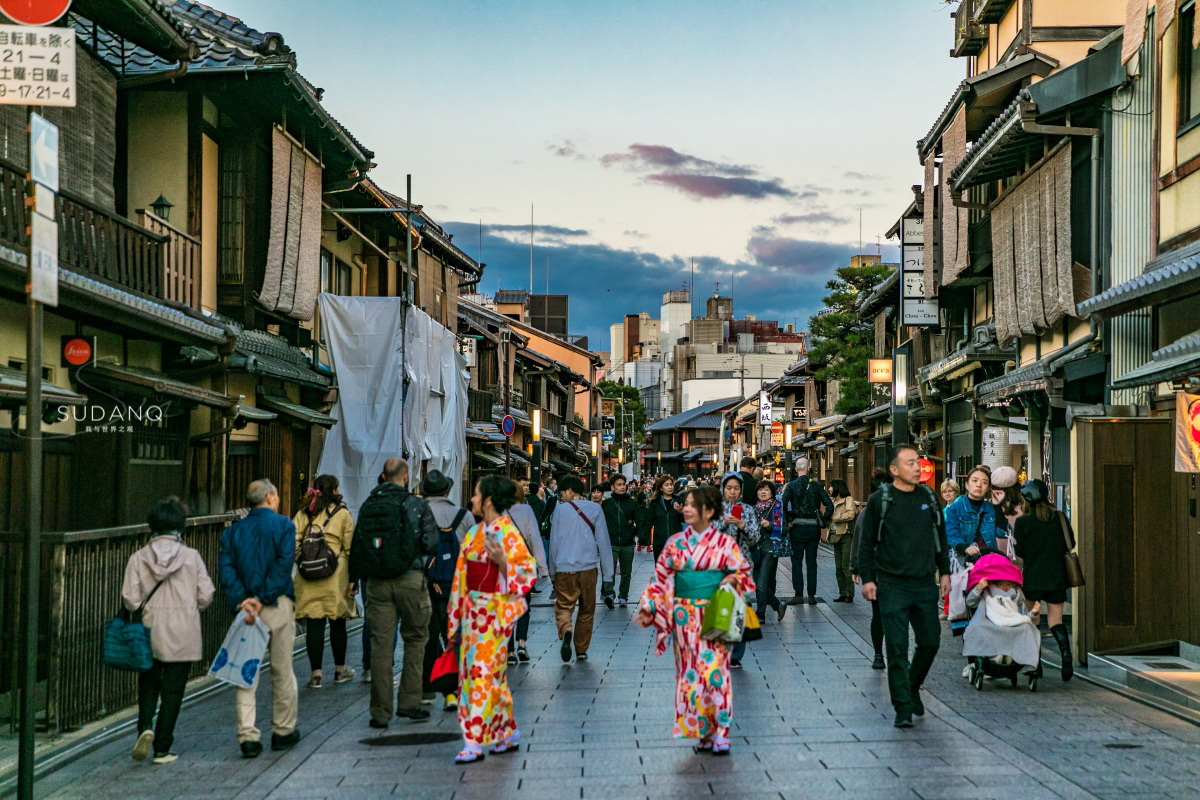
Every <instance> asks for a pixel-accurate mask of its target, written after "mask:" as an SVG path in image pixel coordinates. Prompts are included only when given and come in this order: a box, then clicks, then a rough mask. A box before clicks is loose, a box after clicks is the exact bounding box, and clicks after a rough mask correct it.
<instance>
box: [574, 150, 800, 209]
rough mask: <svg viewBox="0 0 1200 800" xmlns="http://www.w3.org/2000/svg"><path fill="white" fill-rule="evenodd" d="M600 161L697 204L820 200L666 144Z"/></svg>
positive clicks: (750, 169) (735, 166) (744, 167)
mask: <svg viewBox="0 0 1200 800" xmlns="http://www.w3.org/2000/svg"><path fill="white" fill-rule="evenodd" d="M551 150H552V151H553V152H554V153H555V154H556V155H560V156H563V157H578V151H577V150H576V149H575V148H574V145H573V144H572V143H571V142H569V141H568V142H566V143H564V144H563V145H552V146H551ZM597 160H598V161H599V162H600V163H601V164H602V165H604V166H605V167H620V168H622V169H624V170H626V171H628V172H633V173H638V174H641V175H642V176H643V177H642V180H643V182H645V183H650V184H657V185H659V186H666V187H668V188H671V189H675V190H676V191H678V192H681V193H683V194H685V195H687V196H689V197H691V198H692V199H694V200H719V199H726V198H731V197H741V198H744V199H747V200H761V199H763V198H767V197H787V198H795V197H804V198H813V197H816V196H817V195H816V193H810V192H805V193H803V194H799V193H798V192H797V191H796V190H794V189H791V188H789V187H787V186H785V185H784V182H783V180H782V179H781V178H772V177H769V176H762V175H760V173H759V170H758V169H757V168H756V167H753V166H750V165H747V164H736V163H733V162H731V161H714V160H712V159H707V158H701V157H699V156H694V155H692V154H690V153H684V152H682V151H680V150H676V149H675V148H674V147H669V146H667V145H665V144H640V143H635V144H631V145H629V147H628V148H627V149H626V150H624V151H623V152H619V153H606V154H605V155H602V156H600V157H599V158H598V159H597Z"/></svg>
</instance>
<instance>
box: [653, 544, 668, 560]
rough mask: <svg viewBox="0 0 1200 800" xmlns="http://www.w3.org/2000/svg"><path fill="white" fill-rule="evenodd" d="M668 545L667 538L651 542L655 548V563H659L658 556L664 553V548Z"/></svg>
mask: <svg viewBox="0 0 1200 800" xmlns="http://www.w3.org/2000/svg"><path fill="white" fill-rule="evenodd" d="M666 546H667V540H666V539H663V540H662V541H661V542H659V541H655V542H653V543H652V544H651V547H652V548H653V550H654V563H655V564H657V563H658V557H659V555H660V554H661V553H662V551H663V548H664V547H666Z"/></svg>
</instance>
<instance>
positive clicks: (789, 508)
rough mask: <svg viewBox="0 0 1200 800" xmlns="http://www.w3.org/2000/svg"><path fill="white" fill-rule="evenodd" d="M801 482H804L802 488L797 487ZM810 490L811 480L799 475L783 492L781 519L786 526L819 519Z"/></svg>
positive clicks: (815, 503)
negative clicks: (797, 496)
mask: <svg viewBox="0 0 1200 800" xmlns="http://www.w3.org/2000/svg"><path fill="white" fill-rule="evenodd" d="M801 481H803V482H804V485H803V486H799V484H800V482H801ZM812 489H813V480H812V478H810V477H809V476H807V475H801V476H800V477H798V478H796V479H795V480H793V481H792V482H791V483H789V484H788V485H787V488H786V489H784V490H783V519H784V522H785V523H786V525H787V526H790V525H792V524H793V523H795V522H799V521H801V520H813V521H816V520H818V519H819V518H820V514H819V513H818V511H817V501H816V500H814V499H813V492H812ZM797 494H799V499H797V498H796V495H797Z"/></svg>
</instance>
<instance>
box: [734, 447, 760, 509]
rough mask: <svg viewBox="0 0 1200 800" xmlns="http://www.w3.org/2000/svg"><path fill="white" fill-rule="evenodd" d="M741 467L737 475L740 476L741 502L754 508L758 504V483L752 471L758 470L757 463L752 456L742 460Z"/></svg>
mask: <svg viewBox="0 0 1200 800" xmlns="http://www.w3.org/2000/svg"><path fill="white" fill-rule="evenodd" d="M741 466H742V468H741V469H740V470H738V475H741V476H742V502H743V503H745V504H746V505H748V506H754V505H755V504H757V503H758V481H756V480H755V479H754V470H755V469H757V468H758V461H757V460H756V459H755V458H754V457H753V456H746V457H745V458H743V459H742V464H741Z"/></svg>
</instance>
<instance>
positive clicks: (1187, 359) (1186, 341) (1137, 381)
mask: <svg viewBox="0 0 1200 800" xmlns="http://www.w3.org/2000/svg"><path fill="white" fill-rule="evenodd" d="M1198 373H1200V331H1197V332H1196V333H1192V334H1188V335H1187V336H1185V337H1183V338H1182V339H1180V340H1179V341H1177V342H1173V343H1172V344H1169V345H1167V346H1166V347H1163V348H1161V349H1158V350H1155V351H1154V352H1153V353H1152V354H1151V355H1150V360H1149V361H1148V362H1146V363H1145V364H1143V365H1142V366H1140V367H1138V368H1137V369H1135V370H1133V371H1132V372H1128V373H1126V374H1124V375H1122V376H1121V377H1120V378H1117V379H1116V380H1115V381H1113V384H1112V388H1114V389H1133V388H1136V387H1138V386H1153V385H1154V384H1157V383H1165V382H1167V381H1173V380H1176V379H1178V378H1186V377H1189V376H1191V375H1196V374H1198Z"/></svg>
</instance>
